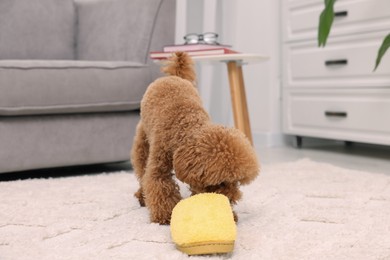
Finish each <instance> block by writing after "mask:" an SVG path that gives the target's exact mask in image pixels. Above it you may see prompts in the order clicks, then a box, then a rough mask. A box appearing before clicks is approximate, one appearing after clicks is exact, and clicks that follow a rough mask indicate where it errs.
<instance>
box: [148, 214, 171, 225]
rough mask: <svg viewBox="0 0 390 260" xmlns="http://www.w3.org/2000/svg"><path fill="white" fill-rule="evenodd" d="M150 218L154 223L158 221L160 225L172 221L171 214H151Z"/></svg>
mask: <svg viewBox="0 0 390 260" xmlns="http://www.w3.org/2000/svg"><path fill="white" fill-rule="evenodd" d="M150 220H151V221H152V222H153V223H158V224H160V225H169V224H170V223H171V215H169V216H161V215H160V216H150Z"/></svg>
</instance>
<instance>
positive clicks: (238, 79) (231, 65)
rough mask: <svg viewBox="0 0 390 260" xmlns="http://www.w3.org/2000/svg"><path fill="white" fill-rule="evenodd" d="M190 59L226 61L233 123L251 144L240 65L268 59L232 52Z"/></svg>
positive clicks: (262, 56)
mask: <svg viewBox="0 0 390 260" xmlns="http://www.w3.org/2000/svg"><path fill="white" fill-rule="evenodd" d="M192 59H193V60H194V61H195V62H205V61H208V62H210V61H218V62H226V65H227V69H228V76H229V82H230V95H231V98H232V108H233V116H234V125H235V127H236V128H237V129H239V130H241V131H242V132H243V133H244V134H245V135H246V136H247V137H248V139H249V141H250V142H251V143H252V144H253V139H252V132H251V126H250V121H249V113H248V105H247V101H246V94H245V84H244V76H243V73H242V66H243V65H244V64H249V63H255V62H261V61H265V60H267V59H268V57H266V56H264V55H259V54H250V53H234V54H221V55H207V56H206V55H205V56H193V57H192Z"/></svg>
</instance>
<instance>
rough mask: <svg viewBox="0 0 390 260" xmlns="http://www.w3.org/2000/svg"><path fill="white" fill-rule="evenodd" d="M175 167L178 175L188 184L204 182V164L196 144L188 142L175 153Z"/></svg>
mask: <svg viewBox="0 0 390 260" xmlns="http://www.w3.org/2000/svg"><path fill="white" fill-rule="evenodd" d="M173 169H174V170H175V174H176V177H177V178H178V179H179V180H180V181H182V182H184V183H187V184H190V185H192V184H195V183H203V179H204V171H203V169H204V164H203V163H202V159H201V156H200V153H199V149H197V147H196V144H194V143H186V144H185V145H182V146H181V147H180V148H179V149H177V150H176V151H175V153H174V154H173Z"/></svg>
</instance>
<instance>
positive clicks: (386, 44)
mask: <svg viewBox="0 0 390 260" xmlns="http://www.w3.org/2000/svg"><path fill="white" fill-rule="evenodd" d="M389 47H390V33H389V34H388V35H387V36H386V37H385V39H384V40H383V42H382V45H381V47H380V48H379V50H378V55H377V57H376V61H375V68H374V71H375V70H376V68H378V66H379V63H381V60H382V57H383V55H385V53H386V51H387V49H389Z"/></svg>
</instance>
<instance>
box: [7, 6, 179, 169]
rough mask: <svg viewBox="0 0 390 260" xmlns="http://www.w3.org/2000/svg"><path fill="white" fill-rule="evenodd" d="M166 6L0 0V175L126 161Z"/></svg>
mask: <svg viewBox="0 0 390 260" xmlns="http://www.w3.org/2000/svg"><path fill="white" fill-rule="evenodd" d="M174 21H175V1H174V0H1V1H0V173H5V172H14V171H22V170H30V169H40V168H51V167H62V166H73V165H84V164H97V163H107V162H118V161H125V160H128V159H129V151H130V149H131V145H132V142H133V136H134V132H135V127H136V124H137V122H138V120H139V105H140V100H141V98H142V95H143V93H144V91H145V89H146V87H147V86H148V84H149V83H150V82H151V81H153V80H154V79H155V78H156V77H157V76H159V68H158V66H157V65H154V64H153V62H151V61H150V60H149V59H148V52H149V51H150V50H159V49H161V48H162V46H164V45H167V44H172V42H173V40H174Z"/></svg>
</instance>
